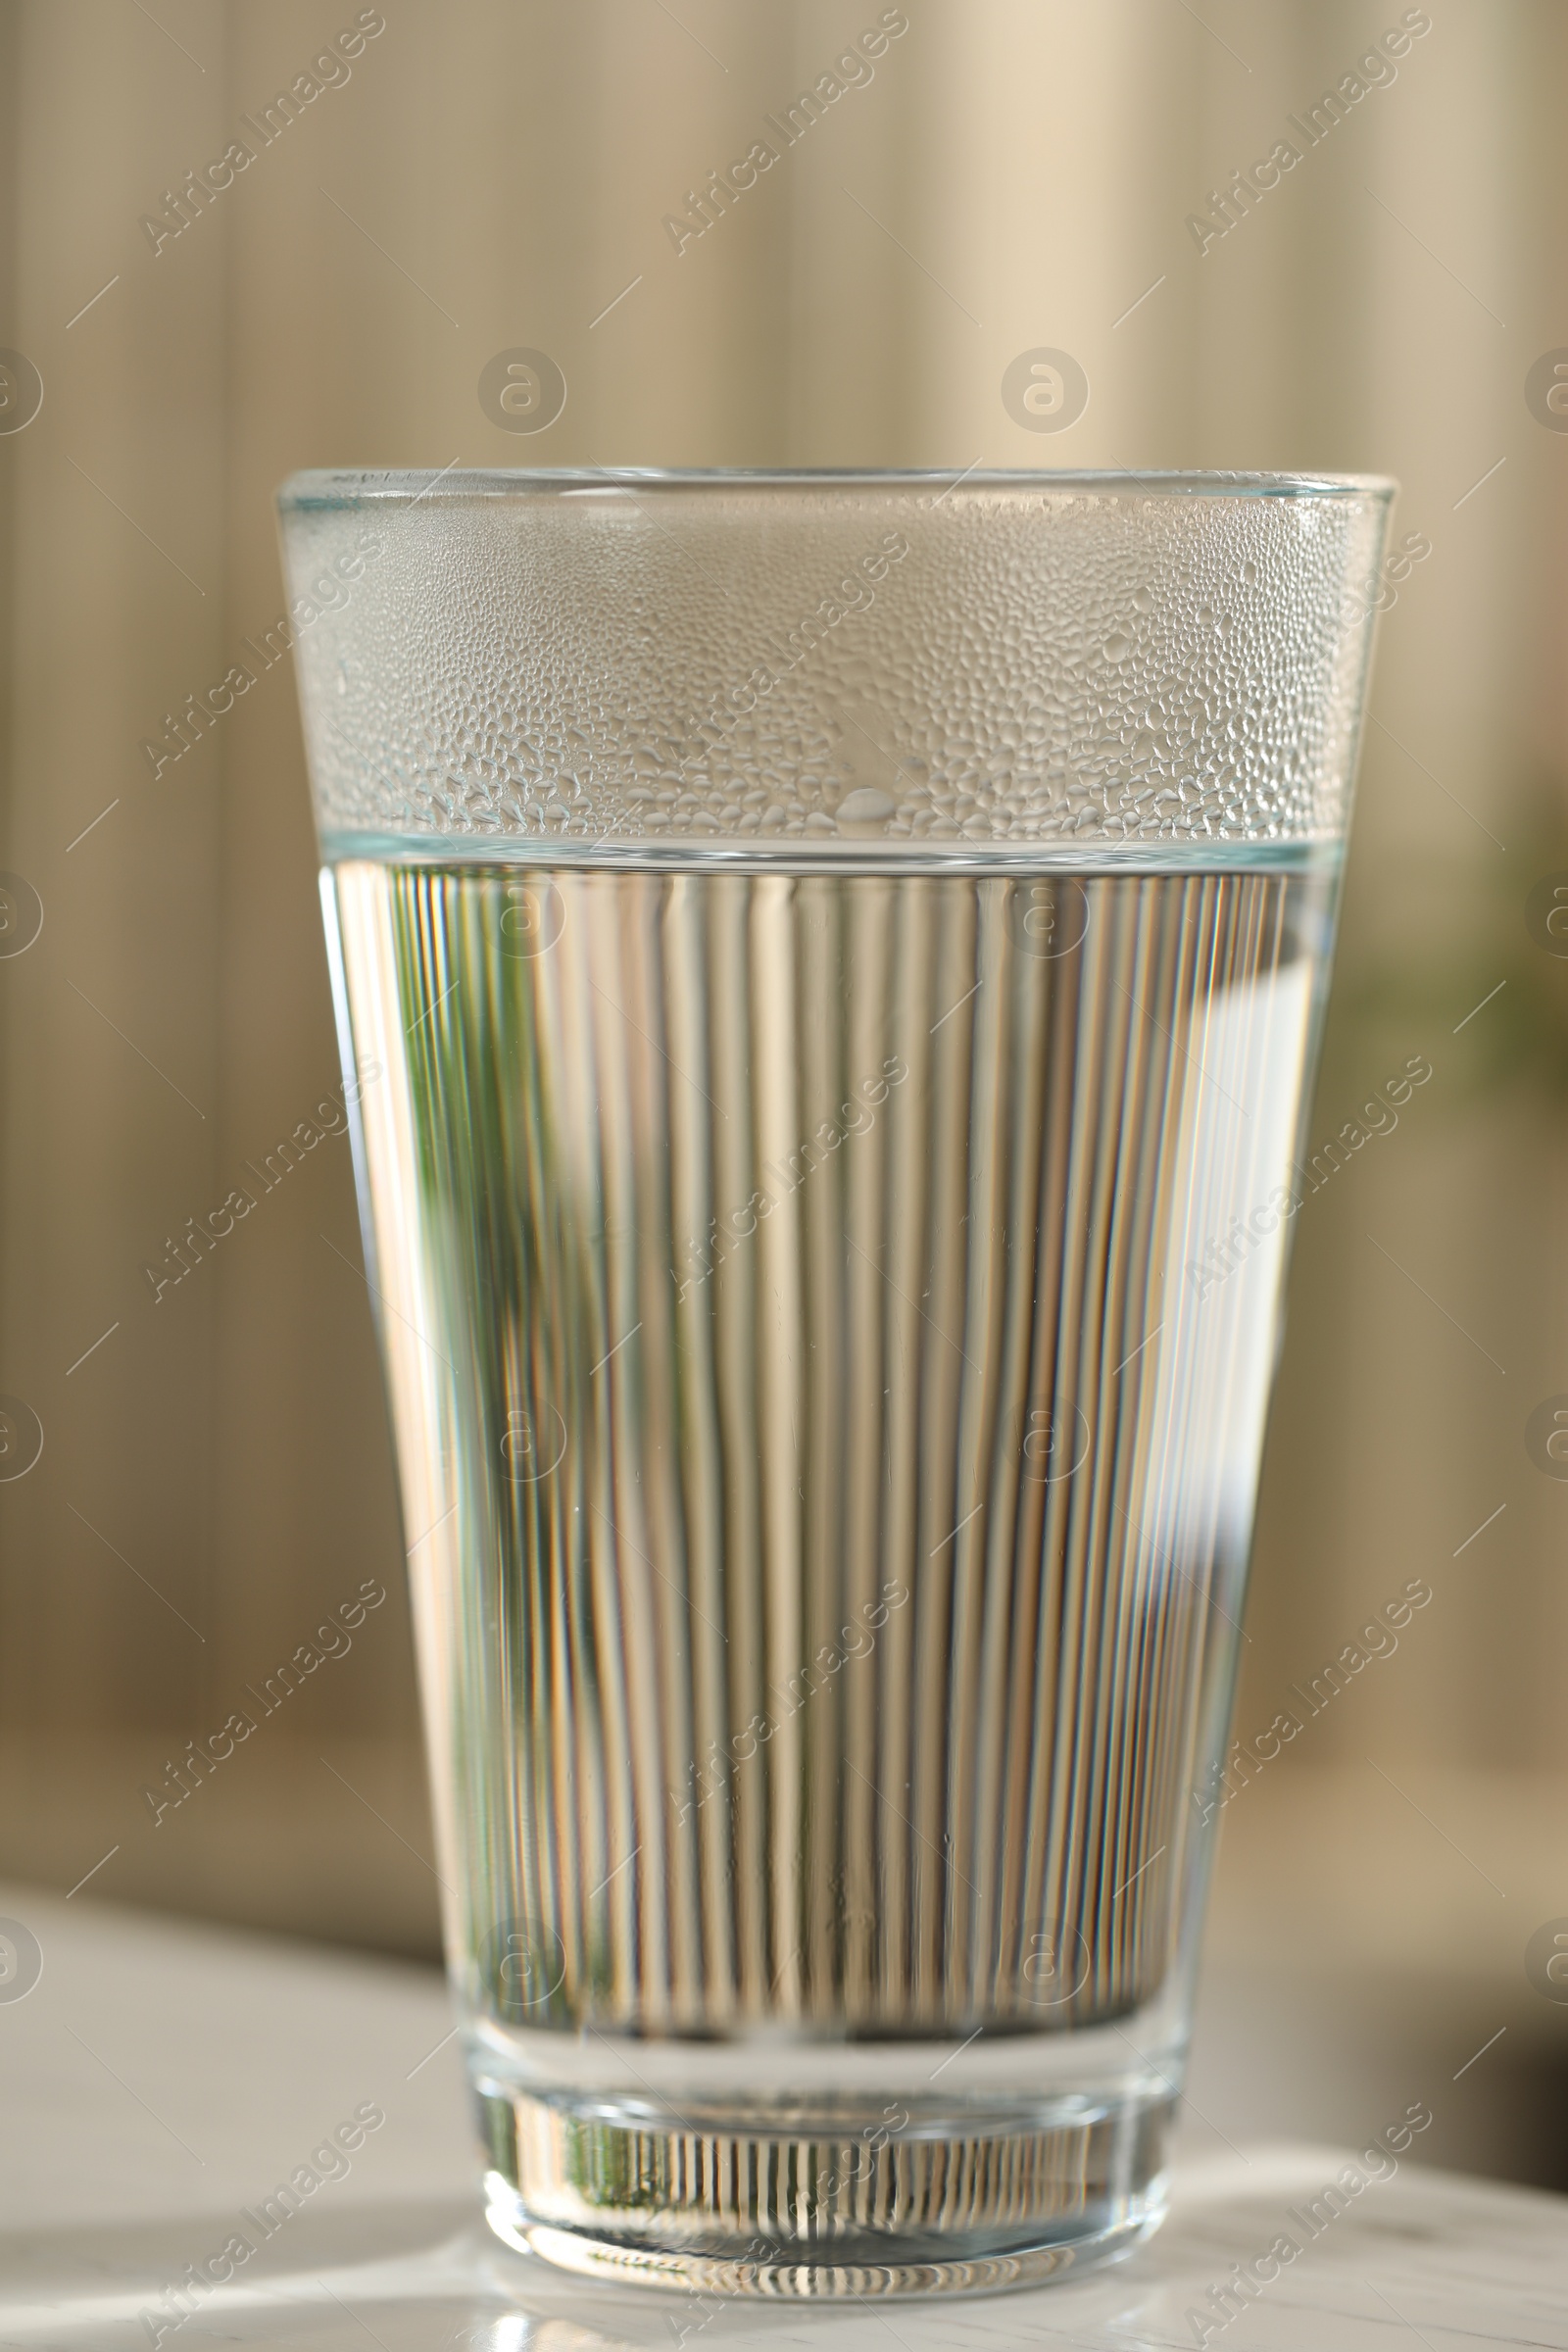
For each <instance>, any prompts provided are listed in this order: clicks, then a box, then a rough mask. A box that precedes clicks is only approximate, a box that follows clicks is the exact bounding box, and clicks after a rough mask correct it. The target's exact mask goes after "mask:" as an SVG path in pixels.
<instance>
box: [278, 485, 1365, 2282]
mask: <svg viewBox="0 0 1568 2352" xmlns="http://www.w3.org/2000/svg"><path fill="white" fill-rule="evenodd" d="M1390 495H1391V491H1390V486H1389V485H1388V484H1386V483H1379V482H1374V481H1368V480H1361V479H1307V478H1298V477H1288V476H1248V475H1224V476H1205V475H1168V476H1153V477H1148V478H1146V477H1142V476H1138V477H1133V476H1126V475H1114V476H1112V475H1106V474H1067V473H1058V474H1053V473H994V474H985V473H970V474H967V475H964V476H962V477H961V478H959V479H958V480H956V481H955V480H952V479H950V478H948V477H937V476H931V475H925V474H911V473H789V474H784V473H780V474H733V473H709V474H702V473H691V474H664V473H641V472H625V473H605V472H598V471H584V472H560V473H495V474H490V473H483V474H481V473H453V472H450V471H449V472H447V473H444V474H440V475H426V474H386V473H312V474H304V475H301V476H300V477H298V478H297V479H296V480H295V481H293V482H292V483H291V484H289V486H288V487H287V488H286V489H285V491H284V492H283V494H282V498H281V507H282V515H283V535H284V542H285V549H286V560H287V566H288V572H289V580H290V592H291V597H292V604H291V613H292V626H293V631H294V635H295V638H296V645H295V652H296V658H297V661H298V664H299V671H300V677H301V681H302V692H303V700H304V712H305V727H306V734H307V738H308V743H309V751H310V761H311V771H312V776H313V779H314V785H315V794H316V805H317V811H318V816H319V828H320V836H321V850H322V860H323V866H324V877H323V890H322V895H323V904H324V907H325V913H326V927H327V934H328V940H329V944H330V950H331V957H332V963H333V968H334V972H335V977H336V988H337V1005H338V1018H339V1022H340V1027H341V1035H342V1041H343V1054H344V1058H345V1063H346V1066H347V1068H348V1070H349V1073H350V1075H351V1077H352V1078H353V1080H354V1084H353V1086H352V1088H351V1090H350V1092H351V1096H352V1097H354V1098H357V1109H356V1120H357V1133H356V1150H357V1153H358V1170H359V1182H360V1189H361V1200H362V1203H363V1213H364V1224H365V1246H366V1252H367V1257H368V1261H369V1267H370V1274H371V1280H372V1286H373V1298H374V1300H375V1304H376V1311H377V1316H378V1321H379V1328H380V1339H381V1346H382V1348H383V1351H384V1359H385V1365H386V1376H387V1383H388V1388H389V1391H390V1397H391V1409H392V1417H393V1422H394V1425H395V1431H396V1439H397V1449H398V1457H399V1463H400V1470H401V1478H402V1487H403V1503H404V1512H405V1519H406V1530H407V1539H408V1544H409V1559H410V1567H411V1572H412V1577H413V1591H414V1605H415V1611H416V1621H417V1637H418V1644H419V1656H420V1668H421V1675H422V1680H423V1692H424V1705H425V1711H426V1720H427V1726H428V1737H429V1750H430V1769H431V1779H432V1786H433V1789H434V1802H435V1814H436V1821H437V1825H438V1834H439V1839H440V1853H441V1873H442V1877H443V1879H444V1881H445V1884H446V1887H447V1889H448V1893H447V1917H446V1934H447V1942H448V1950H449V1954H450V1960H451V1969H452V1976H453V1981H454V1984H455V1986H456V1990H457V1997H458V2001H459V2004H460V2007H461V2014H462V2018H463V2023H464V2030H465V2034H466V2048H467V2057H468V2065H469V2068H470V2072H471V2079H472V2082H473V2086H474V2092H475V2096H476V2098H477V2102H478V2108H479V2113H480V2117H481V2122H482V2131H483V2137H484V2143H485V2146H486V2148H487V2150H488V2158H487V2162H488V2172H487V2176H486V2178H487V2186H488V2198H489V2211H490V2216H491V2220H492V2222H493V2224H494V2226H495V2228H496V2229H497V2230H498V2231H499V2232H500V2233H501V2235H502V2236H503V2237H505V2238H507V2239H509V2240H511V2241H512V2242H514V2243H515V2244H517V2245H521V2246H524V2247H527V2248H531V2249H533V2250H534V2251H536V2252H538V2253H540V2254H542V2255H545V2256H547V2257H549V2258H550V2259H551V2260H552V2261H554V2262H557V2263H561V2264H565V2265H567V2266H569V2267H571V2268H573V2269H575V2270H578V2271H583V2272H590V2273H594V2274H598V2275H600V2276H616V2277H622V2278H632V2279H635V2280H638V2281H641V2282H647V2283H658V2282H664V2283H669V2284H673V2285H676V2286H679V2287H681V2288H683V2289H685V2290H688V2291H690V2290H691V2289H692V2288H693V2287H694V2286H696V2287H701V2288H704V2289H707V2288H713V2289H716V2290H720V2291H724V2290H728V2291H732V2292H742V2293H755V2294H768V2295H774V2296H790V2295H797V2296H812V2295H837V2294H844V2293H854V2294H858V2295H872V2294H898V2293H901V2292H913V2291H917V2290H924V2289H931V2288H961V2287H982V2286H996V2285H1001V2284H1005V2283H1008V2282H1010V2281H1015V2280H1018V2281H1021V2280H1026V2279H1036V2278H1043V2277H1047V2276H1050V2275H1053V2274H1055V2273H1059V2272H1061V2271H1062V2270H1064V2269H1068V2268H1072V2267H1076V2266H1079V2265H1082V2264H1084V2263H1086V2262H1088V2261H1090V2260H1093V2259H1096V2258H1103V2257H1105V2256H1107V2255H1110V2254H1113V2253H1116V2252H1118V2251H1120V2250H1123V2249H1125V2248H1127V2247H1128V2246H1130V2245H1131V2244H1132V2243H1134V2242H1135V2241H1136V2240H1137V2239H1138V2238H1139V2236H1140V2235H1142V2234H1143V2233H1144V2232H1146V2231H1147V2230H1148V2229H1150V2228H1151V2227H1152V2225H1153V2224H1154V2222H1156V2221H1157V2219H1158V2217H1159V2213H1160V2210H1161V2205H1162V2199H1163V2194H1164V2188H1163V2183H1164V2177H1165V2164H1166V2155H1165V2150H1166V2137H1167V2129H1168V2124H1169V2119H1170V2114H1171V2109H1172V2105H1173V2102H1174V2100H1175V2098H1176V2096H1177V2094H1178V2091H1179V2086H1180V2082H1181V2075H1182V2066H1183V2054H1184V2039H1185V2035H1186V2033H1187V2028H1188V2018H1189V2013H1190V2007H1191V1992H1192V1977H1193V1965H1194V1956H1195V1946H1196V1941H1197V1936H1198V1933H1199V1928H1200V1924H1201V1903H1202V1894H1203V1886H1204V1878H1205V1867H1206V1861H1207V1856H1208V1851H1209V1845H1210V1835H1211V1822H1212V1816H1213V1813H1214V1811H1215V1806H1214V1803H1213V1789H1214V1786H1215V1781H1216V1776H1217V1770H1218V1767H1219V1764H1220V1760H1221V1757H1222V1753H1223V1744H1224V1740H1225V1737H1226V1731H1227V1721H1228V1714H1229V1706H1230V1696H1231V1686H1232V1678H1233V1670H1234V1665H1235V1658H1236V1644H1237V1637H1238V1628H1237V1619H1238V1616H1239V1615H1240V1612H1241V1609H1242V1601H1243V1589H1244V1584H1245V1579H1246V1569H1247V1556H1248V1548H1249V1542H1250V1523H1251V1516H1252V1508H1253V1496H1254V1490H1255V1486H1256V1479H1257V1468H1258V1456H1259V1451H1260V1447H1261V1444H1262V1436H1263V1426H1264V1416H1265V1410H1266V1406H1267V1401H1268V1394H1269V1386H1270V1379H1271V1375H1272V1370H1273V1365H1274V1360H1275V1354H1276V1349H1277V1345H1278V1338H1279V1312H1280V1293H1281V1283H1282V1276H1283V1273H1284V1267H1285V1260H1286V1255H1287V1250H1288V1239H1289V1235H1290V1232H1291V1229H1292V1218H1293V1216H1294V1213H1295V1209H1296V1207H1297V1205H1298V1202H1299V1189H1298V1184H1297V1180H1296V1178H1295V1176H1294V1174H1293V1160H1294V1158H1295V1155H1296V1153H1297V1151H1298V1149H1299V1122H1300V1113H1301V1108H1302V1103H1303V1098H1304V1095H1305V1091H1306V1088H1307V1084H1308V1080H1309V1077H1310V1073H1311V1070H1312V1065H1313V1058H1314V1053H1315V1046H1316V1032H1317V1026H1318V1018H1319V1014H1320V1011H1321V1006H1322V999H1323V990H1324V982H1325V973H1326V969H1327V960H1328V955H1329V948H1330V942H1331V935H1332V928H1333V917H1334V907H1335V898H1336V887H1337V876H1338V871H1339V861H1340V856H1341V851H1342V847H1343V842H1344V834H1345V825H1346V818H1347V813H1348V801H1349V794H1350V784H1351V774H1352V768H1353V764H1354V759H1355V748H1356V733H1357V727H1358V723H1359V715H1360V707H1361V698H1362V691H1363V686H1364V681H1365V673H1366V663H1367V659H1368V644H1369V630H1370V620H1369V613H1370V611H1371V598H1370V597H1369V595H1368V593H1367V583H1368V581H1369V579H1371V578H1372V577H1373V575H1375V573H1376V570H1377V566H1378V564H1379V562H1380V560H1381V554H1382V546H1383V534H1384V527H1385V522H1386V517H1387V508H1388V503H1389V499H1390Z"/></svg>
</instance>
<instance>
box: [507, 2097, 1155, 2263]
mask: <svg viewBox="0 0 1568 2352" xmlns="http://www.w3.org/2000/svg"><path fill="white" fill-rule="evenodd" d="M478 2097H479V2106H480V2113H481V2118H482V2122H483V2128H484V2132H485V2137H486V2140H487V2143H488V2145H489V2148H490V2150H491V2170H490V2172H489V2173H488V2174H487V2176H486V2197H487V2216H488V2219H489V2222H490V2226H491V2228H492V2229H494V2230H495V2231H496V2233H497V2235H498V2236H500V2237H502V2238H503V2239H505V2241H506V2242H507V2244H508V2245H511V2246H515V2247H516V2248H518V2249H519V2250H520V2251H522V2252H524V2253H531V2254H536V2255H539V2256H540V2257H542V2258H543V2259H544V2260H545V2261H547V2262H551V2263H554V2264H556V2265H557V2266H558V2267H560V2268H562V2269H564V2270H568V2271H575V2272H578V2273H581V2274H583V2275H586V2276H588V2277H592V2278H615V2279H619V2280H621V2281H623V2282H624V2283H626V2284H630V2285H636V2286H662V2287H668V2288H673V2289H675V2290H678V2291H680V2292H684V2293H688V2294H690V2293H694V2292H695V2293H708V2294H712V2295H753V2296H768V2297H773V2298H775V2299H781V2300H788V2299H804V2298H822V2299H832V2298H845V2299H854V2298H856V2297H859V2296H866V2297H870V2296H876V2297H887V2296H896V2295H928V2294H932V2293H950V2294H954V2293H956V2294H963V2293H967V2294H977V2293H984V2292H990V2291H995V2290H996V2289H998V2288H1001V2287H1008V2286H1025V2285H1035V2284H1038V2283H1039V2282H1040V2281H1041V2280H1042V2279H1046V2278H1061V2277H1063V2276H1065V2275H1067V2274H1068V2273H1071V2274H1073V2275H1075V2276H1077V2275H1081V2274H1082V2272H1084V2271H1085V2270H1087V2269H1089V2268H1091V2267H1093V2266H1096V2265H1099V2264H1102V2263H1105V2262H1110V2261H1113V2260H1115V2258H1116V2257H1117V2256H1118V2255H1121V2254H1126V2253H1130V2252H1131V2250H1132V2249H1133V2247H1134V2246H1135V2245H1137V2244H1138V2243H1139V2241H1140V2240H1141V2239H1143V2238H1144V2237H1147V2236H1148V2235H1149V2233H1150V2231H1151V2230H1152V2229H1155V2228H1156V2227H1157V2225H1158V2223H1159V2221H1160V2220H1161V2218H1162V2216H1163V2214H1164V2210H1165V2195H1166V2180H1165V2171H1166V2165H1165V2150H1166V2140H1167V2136H1168V2132H1169V2127H1170V2121H1171V2114H1172V2109H1173V2106H1174V2101H1173V2100H1172V2099H1171V2098H1170V2097H1168V2096H1164V2095H1162V2096H1160V2097H1158V2098H1152V2097H1149V2096H1135V2097H1129V2098H1126V2099H1120V2100H1105V2099H1094V2100H1091V2099H1083V2098H1081V2099H1070V2098H1067V2099H1055V2100H1052V2101H1051V2102H1050V2103H1049V2105H1048V2106H1045V2107H1042V2108H1040V2109H1037V2110H1036V2111H1035V2112H1034V2113H1032V2114H1031V2115H1029V2116H1027V2117H1025V2116H1020V2114H1019V2112H1018V2110H1017V2108H1016V2106H1014V2107H1012V2108H1011V2109H1009V2110H1008V2111H1007V2112H1006V2113H1005V2114H996V2115H985V2114H982V2115H981V2116H979V2117H977V2116H976V2114H975V2112H974V2110H973V2109H972V2108H966V2109H965V2110H964V2111H963V2112H962V2113H961V2114H958V2113H953V2112H951V2111H950V2112H949V2113H948V2114H947V2115H946V2116H938V2115H936V2114H933V2113H916V2114H913V2115H911V2116H910V2117H909V2120H908V2122H907V2123H901V2125H900V2128H899V2130H898V2131H897V2133H896V2135H895V2136H892V2137H889V2136H888V2129H887V2124H886V2121H885V2117H886V2112H887V2111H886V2109H885V2108H883V2107H877V2108H874V2109H873V2108H871V2107H870V2106H869V2105H867V2107H866V2109H865V2111H864V2115H863V2117H862V2115H860V2114H859V2113H858V2112H857V2111H856V2109H855V2107H854V2105H853V2103H847V2104H846V2105H844V2106H842V2107H841V2106H839V2105H838V2104H837V2103H835V2106H834V2109H833V2112H832V2114H831V2115H827V2116H816V2117H812V2116H809V2115H805V2114H799V2113H797V2114H792V2115H790V2116H789V2117H788V2118H787V2119H786V2118H780V2120H779V2123H778V2124H777V2125H776V2126H775V2127H774V2128H773V2129H765V2128H764V2129H758V2128H756V2126H755V2125H753V2128H751V2129H748V2130H744V2131H742V2130H738V2129H736V2125H735V2119H734V2117H733V2114H730V2115H727V2116H725V2117H724V2118H723V2119H722V2120H719V2119H712V2120H711V2123H710V2125H709V2126H708V2127H705V2126H704V2124H703V2123H702V2122H701V2121H694V2120H693V2119H692V2118H691V2117H690V2116H688V2115H680V2116H676V2115H674V2114H672V2113H671V2112H669V2111H668V2110H659V2109H657V2108H654V2107H652V2106H649V2105H641V2106H639V2107H637V2108H635V2109H634V2108H633V2107H632V2105H631V2103H630V2102H620V2101H614V2100H607V2099H603V2098H600V2099H596V2100H594V2101H593V2102H592V2103H591V2104H590V2103H589V2102H586V2101H583V2100H581V2099H580V2098H574V2099H571V2100H569V2101H567V2100H563V2099H561V2098H559V2097H555V2098H546V2097H541V2096H536V2095H532V2094H528V2093H518V2092H516V2091H515V2090H505V2089H502V2088H501V2087H500V2086H498V2085H485V2084H481V2085H479V2086H478Z"/></svg>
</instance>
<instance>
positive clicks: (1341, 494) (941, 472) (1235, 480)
mask: <svg viewBox="0 0 1568 2352" xmlns="http://www.w3.org/2000/svg"><path fill="white" fill-rule="evenodd" d="M939 485H940V492H939V496H940V497H941V498H946V497H948V496H949V495H951V494H953V493H955V492H957V491H960V490H964V489H968V490H989V491H992V492H997V491H1013V492H1020V493H1026V494H1027V493H1029V492H1035V493H1040V494H1049V493H1052V492H1069V493H1071V492H1092V493H1094V494H1096V495H1100V496H1103V495H1105V494H1107V493H1114V492H1122V493H1125V494H1128V495H1131V496H1134V497H1140V498H1161V499H1178V498H1211V499H1216V500H1217V499H1225V498H1234V499H1258V498H1285V499H1333V498H1365V499H1382V500H1385V501H1387V500H1390V499H1392V498H1394V497H1395V496H1396V495H1397V491H1398V487H1399V485H1398V483H1397V481H1396V480H1395V478H1394V477H1393V475H1391V474H1386V473H1316V472H1314V473H1268V472H1218V471H1211V470H1204V469H1202V468H1194V469H1190V470H1189V469H1182V468H1154V469H1152V470H1151V471H1149V472H1142V473H1138V472H1132V471H1130V470H1129V469H1128V468H1126V467H1125V466H1101V467H1093V466H1086V467H1072V466H1062V467H1054V466H997V467H984V468H982V467H980V466H970V467H968V468H967V469H966V470H965V471H962V472H959V473H954V472H952V471H951V470H950V469H949V468H948V467H946V466H755V467H754V466H533V467H523V466H516V467H505V466H485V467H460V466H457V464H456V463H455V462H454V464H453V465H451V466H442V467H440V468H439V469H437V468H435V467H384V468H369V467H367V468H363V469H355V468H333V467H326V466H323V467H307V468H305V469H304V470H302V471H300V472H298V473H293V474H290V475H289V477H288V479H287V480H286V481H285V482H282V483H281V484H280V485H279V487H278V490H277V493H276V499H277V507H278V512H279V513H280V514H283V515H291V514H301V513H308V512H310V511H312V510H320V509H322V508H342V507H353V506H363V505H365V504H367V503H368V502H371V501H376V500H384V501H387V502H388V503H403V502H407V503H409V504H411V505H417V504H420V503H422V502H423V501H424V500H425V499H427V498H432V497H433V498H434V499H436V500H437V501H438V502H439V503H441V504H447V503H456V502H458V501H460V500H473V499H502V498H549V497H557V498H564V497H573V496H579V495H581V494H582V493H583V492H585V491H587V492H596V493H603V492H605V491H607V490H612V491H613V490H626V491H631V490H637V491H643V492H651V491H660V490H666V491H667V490H692V491H704V490H711V491H719V492H722V491H727V490H736V489H743V490H762V491H776V492H779V493H781V494H782V493H787V492H790V491H795V492H798V493H809V492H811V491H820V490H888V491H899V490H902V491H906V492H909V493H913V494H915V495H921V494H924V493H926V492H929V491H932V490H937V489H938V487H939Z"/></svg>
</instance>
